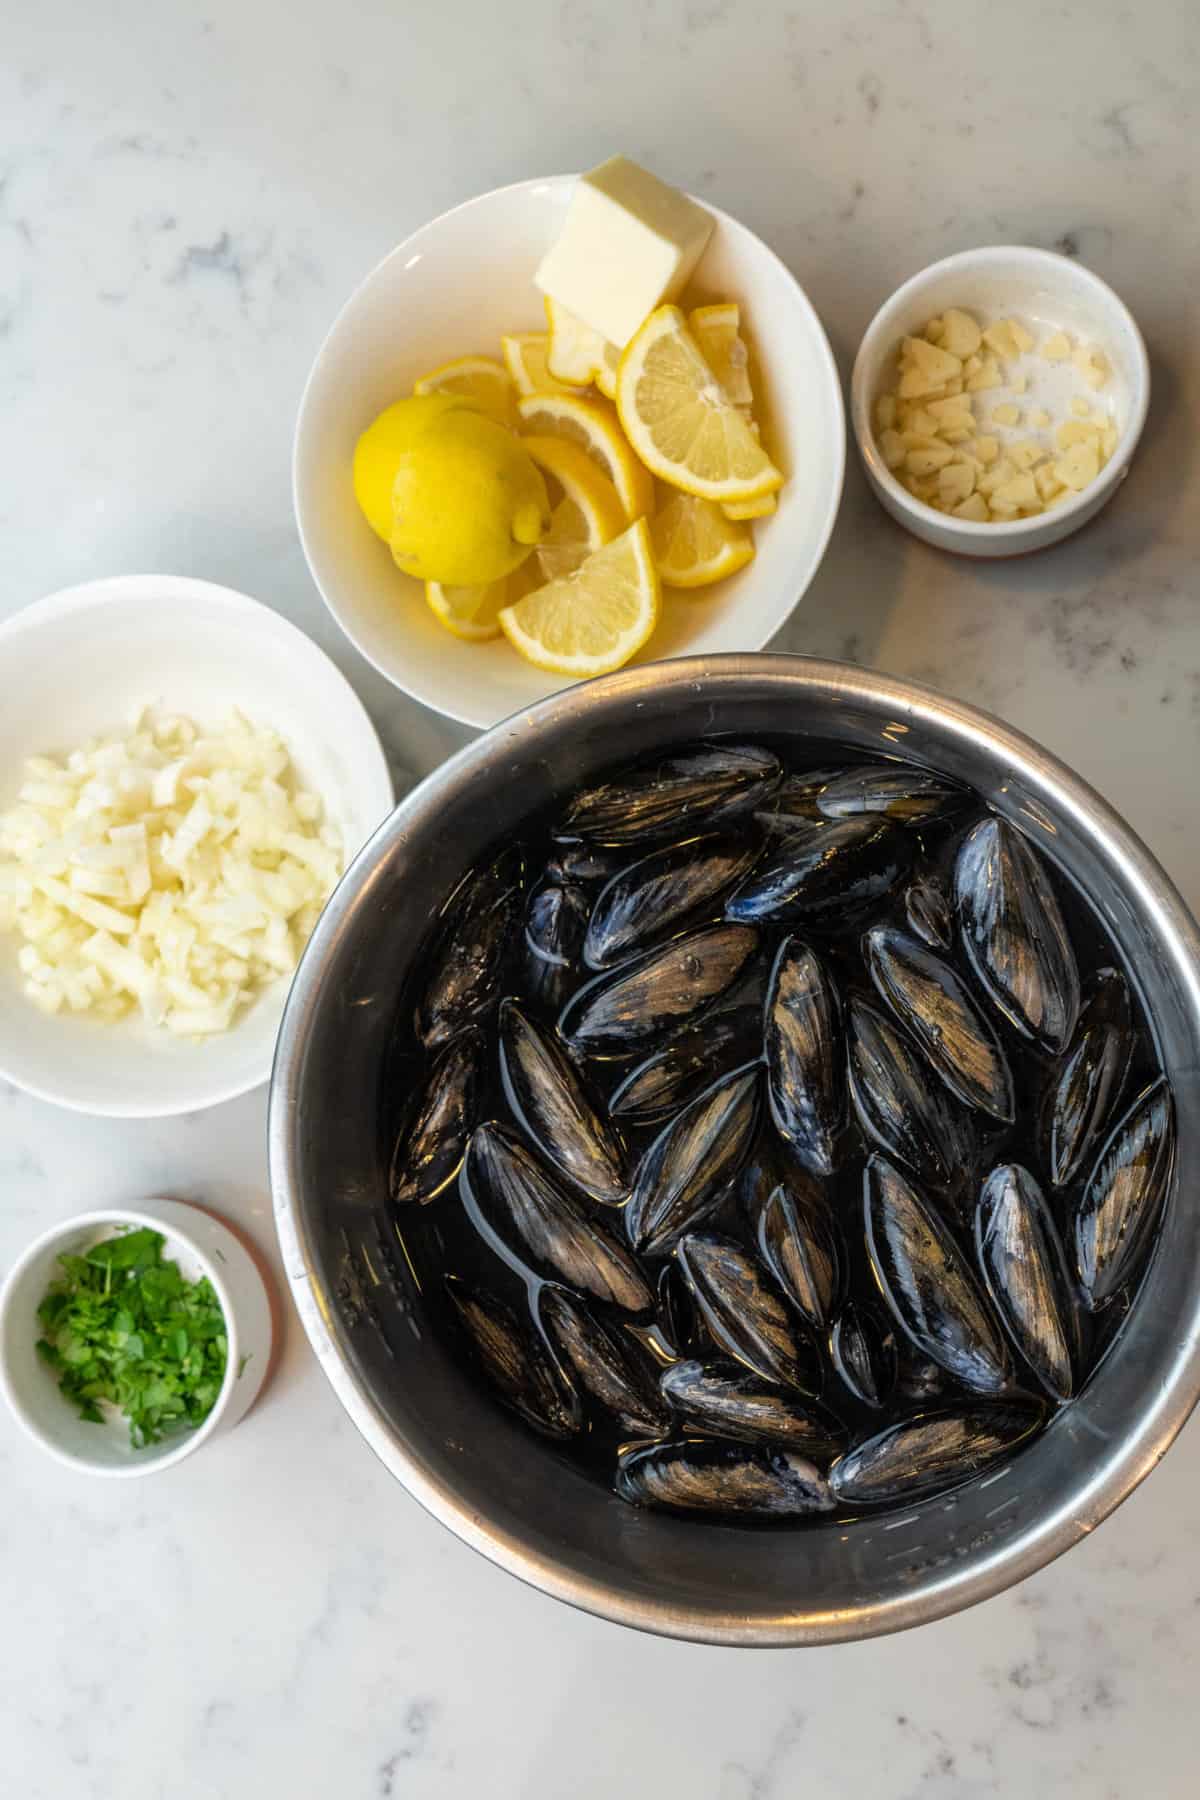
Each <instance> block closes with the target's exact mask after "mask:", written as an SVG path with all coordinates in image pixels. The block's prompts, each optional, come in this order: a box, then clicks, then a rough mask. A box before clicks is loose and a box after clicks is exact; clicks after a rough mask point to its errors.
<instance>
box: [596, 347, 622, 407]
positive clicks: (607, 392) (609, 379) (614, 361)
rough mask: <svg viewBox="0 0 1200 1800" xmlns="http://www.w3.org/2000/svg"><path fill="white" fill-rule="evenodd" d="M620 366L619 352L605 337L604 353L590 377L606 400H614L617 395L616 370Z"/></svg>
mask: <svg viewBox="0 0 1200 1800" xmlns="http://www.w3.org/2000/svg"><path fill="white" fill-rule="evenodd" d="M620 366H621V352H620V351H619V350H618V349H617V346H616V345H615V344H610V343H609V341H608V339H607V338H605V340H604V355H603V356H602V357H601V358H600V361H599V362H598V363H597V365H596V370H595V373H594V375H593V377H592V379H593V381H594V382H595V383H596V386H597V387H598V388H599V389H600V392H601V393H602V394H603V395H604V398H605V399H606V400H615V399H616V397H617V370H618V369H619V368H620Z"/></svg>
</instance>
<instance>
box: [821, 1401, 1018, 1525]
mask: <svg viewBox="0 0 1200 1800" xmlns="http://www.w3.org/2000/svg"><path fill="white" fill-rule="evenodd" d="M1040 1422H1041V1420H1040V1416H1039V1414H1038V1413H1037V1412H1036V1411H1034V1410H1032V1409H1030V1408H1026V1407H1018V1406H1011V1405H1006V1404H1000V1405H992V1406H979V1405H971V1404H966V1405H964V1406H962V1407H942V1408H939V1409H938V1410H937V1411H935V1412H923V1413H917V1414H916V1415H915V1416H914V1417H913V1418H911V1419H901V1420H900V1421H899V1423H898V1424H895V1425H885V1426H884V1428H883V1430H882V1431H877V1432H876V1433H875V1435H874V1436H873V1437H869V1438H866V1439H864V1440H863V1441H862V1442H861V1443H858V1444H855V1445H853V1446H852V1448H851V1449H849V1450H847V1452H846V1454H845V1455H844V1456H843V1457H841V1458H840V1459H839V1460H838V1461H837V1462H835V1463H834V1465H833V1467H832V1469H831V1470H830V1471H829V1481H830V1485H831V1487H832V1488H833V1491H834V1494H835V1495H836V1496H837V1498H838V1500H840V1501H842V1502H843V1503H846V1504H853V1505H855V1506H884V1505H887V1504H888V1503H889V1502H892V1501H900V1502H906V1501H910V1500H920V1499H923V1498H924V1497H925V1496H926V1495H928V1494H940V1493H945V1492H947V1491H948V1490H949V1489H950V1488H956V1487H961V1486H962V1484H963V1483H964V1482H966V1481H973V1480H974V1478H975V1477H976V1476H977V1475H982V1474H983V1473H984V1471H985V1470H987V1469H991V1468H994V1467H995V1466H996V1464H998V1463H999V1462H1001V1461H1002V1460H1003V1459H1004V1458H1005V1457H1007V1456H1010V1455H1011V1454H1012V1452H1013V1451H1014V1450H1015V1449H1016V1448H1017V1446H1018V1445H1019V1444H1020V1443H1021V1442H1022V1440H1023V1439H1024V1438H1027V1437H1028V1436H1029V1434H1030V1432H1032V1431H1033V1430H1034V1428H1035V1426H1037V1425H1038V1424H1040Z"/></svg>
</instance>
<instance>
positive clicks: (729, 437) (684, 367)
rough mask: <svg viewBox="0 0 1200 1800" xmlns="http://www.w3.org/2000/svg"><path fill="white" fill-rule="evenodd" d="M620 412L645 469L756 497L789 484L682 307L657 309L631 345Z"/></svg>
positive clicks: (727, 494)
mask: <svg viewBox="0 0 1200 1800" xmlns="http://www.w3.org/2000/svg"><path fill="white" fill-rule="evenodd" d="M522 404H525V403H524V402H523V403H522ZM576 404H578V402H577V403H576ZM617 411H618V413H619V414H620V418H621V424H622V425H623V426H624V428H625V435H626V437H627V438H628V440H629V442H630V444H632V446H633V448H634V450H636V452H637V454H638V455H639V456H640V457H641V459H642V461H643V462H644V463H645V464H646V467H647V468H649V469H652V470H653V471H654V473H655V474H656V475H658V476H661V478H662V479H663V480H664V481H667V482H670V483H671V485H672V486H673V487H677V488H681V489H682V490H683V492H684V493H687V494H697V495H699V496H700V497H701V498H703V499H706V500H719V501H728V500H757V499H759V498H760V497H761V496H762V495H763V494H771V493H774V492H775V490H776V489H777V488H779V487H782V485H783V476H782V475H781V474H780V472H779V470H778V469H777V468H776V467H775V465H774V463H773V462H772V461H771V459H770V457H769V456H768V455H767V453H766V451H765V450H764V449H763V447H762V445H761V443H760V442H759V441H758V438H757V437H756V435H755V433H754V432H753V430H752V429H751V427H750V426H749V424H747V422H746V420H745V418H744V417H743V416H742V413H741V412H740V411H739V410H738V408H737V406H736V405H735V404H734V402H733V401H732V400H731V399H730V398H729V396H728V394H726V392H725V390H724V389H723V388H722V386H721V385H720V383H719V382H718V381H717V380H716V379H715V378H714V376H713V372H712V370H711V369H710V368H709V366H708V364H707V363H706V362H705V360H704V357H703V355H702V353H701V351H700V346H699V345H698V344H697V342H696V340H695V338H694V337H693V336H692V334H691V332H690V331H689V330H688V328H687V321H686V320H685V319H684V316H683V314H682V313H681V312H680V310H679V308H678V307H677V306H660V307H659V308H658V311H657V312H652V313H651V314H650V317H649V318H648V319H647V320H646V322H645V324H644V325H643V326H642V327H641V328H640V330H639V331H638V332H637V333H636V334H635V336H634V337H633V338H632V339H631V340H630V342H629V344H628V345H627V346H626V349H625V354H624V355H623V356H622V358H621V366H620V370H619V372H618V375H617Z"/></svg>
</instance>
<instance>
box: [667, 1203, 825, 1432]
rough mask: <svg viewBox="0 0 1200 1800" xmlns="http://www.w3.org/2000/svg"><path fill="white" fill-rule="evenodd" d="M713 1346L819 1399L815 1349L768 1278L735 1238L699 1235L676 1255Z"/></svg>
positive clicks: (684, 1241) (685, 1241)
mask: <svg viewBox="0 0 1200 1800" xmlns="http://www.w3.org/2000/svg"><path fill="white" fill-rule="evenodd" d="M676 1255H677V1256H678V1258H679V1266H680V1268H681V1269H682V1270H683V1275H684V1279H685V1281H686V1282H687V1284H688V1286H689V1288H690V1289H691V1290H692V1294H693V1295H694V1297H695V1301H696V1305H697V1307H698V1308H699V1311H700V1316H701V1318H702V1319H703V1320H704V1323H705V1325H706V1327H707V1328H708V1332H709V1335H710V1337H711V1338H712V1339H713V1341H714V1342H715V1343H717V1344H719V1345H720V1347H721V1348H722V1349H723V1350H727V1351H728V1352H729V1354H730V1355H731V1356H734V1357H736V1358H737V1359H738V1360H739V1361H740V1362H743V1363H745V1365H746V1367H747V1368H748V1369H752V1370H753V1371H754V1373H755V1374H757V1375H761V1376H762V1378H763V1380H764V1381H774V1382H779V1383H780V1384H781V1385H782V1386H784V1387H789V1388H796V1389H798V1390H799V1392H800V1393H802V1394H811V1395H813V1396H814V1397H815V1396H816V1395H818V1394H819V1391H820V1370H819V1366H818V1362H817V1358H816V1355H815V1353H814V1351H813V1348H812V1345H811V1344H810V1343H809V1342H808V1341H807V1340H806V1339H805V1338H804V1337H803V1336H802V1335H801V1332H800V1330H799V1328H798V1327H797V1326H796V1325H795V1324H793V1322H792V1320H791V1319H790V1318H789V1316H788V1310H787V1307H786V1306H785V1304H784V1301H783V1297H782V1295H781V1294H780V1293H779V1291H778V1289H777V1288H776V1287H775V1285H774V1283H773V1282H772V1280H771V1277H770V1276H769V1275H768V1274H767V1272H766V1270H765V1269H763V1268H761V1267H760V1265H759V1264H758V1262H757V1261H756V1260H755V1258H754V1257H752V1256H751V1255H750V1254H749V1252H748V1251H746V1250H743V1248H742V1246H741V1245H740V1244H739V1243H737V1241H736V1240H735V1239H733V1238H729V1237H723V1236H720V1235H719V1234H718V1233H717V1232H712V1231H696V1232H691V1233H690V1234H689V1235H688V1236H687V1237H684V1238H682V1239H681V1240H680V1243H679V1247H678V1249H677V1251H676Z"/></svg>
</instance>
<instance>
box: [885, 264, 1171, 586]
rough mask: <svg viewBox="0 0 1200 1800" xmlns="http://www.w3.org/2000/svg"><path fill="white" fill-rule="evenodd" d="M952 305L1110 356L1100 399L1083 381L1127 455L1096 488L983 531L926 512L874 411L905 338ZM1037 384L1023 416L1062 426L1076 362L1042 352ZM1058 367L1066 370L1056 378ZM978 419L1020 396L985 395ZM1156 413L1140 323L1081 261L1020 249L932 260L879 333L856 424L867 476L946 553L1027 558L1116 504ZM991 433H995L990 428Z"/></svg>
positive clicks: (904, 518) (898, 513) (895, 299)
mask: <svg viewBox="0 0 1200 1800" xmlns="http://www.w3.org/2000/svg"><path fill="white" fill-rule="evenodd" d="M949 306H957V307H960V308H962V309H963V310H964V311H966V312H970V313H974V314H975V316H976V317H977V318H978V319H979V320H980V322H981V323H983V324H988V325H990V324H993V323H994V322H995V321H996V320H997V319H1003V318H1008V317H1010V316H1012V315H1016V316H1017V317H1018V318H1019V319H1020V320H1021V321H1022V323H1024V324H1026V325H1028V326H1029V327H1030V328H1031V329H1032V330H1033V331H1034V333H1035V335H1036V336H1037V337H1038V338H1039V340H1040V339H1041V338H1043V337H1046V336H1049V334H1050V333H1051V332H1054V331H1065V332H1067V334H1068V335H1069V336H1070V337H1071V339H1072V340H1073V341H1075V340H1079V341H1081V342H1083V343H1087V344H1090V345H1094V346H1095V347H1096V348H1097V349H1099V350H1102V351H1103V352H1104V355H1105V356H1106V357H1107V359H1108V362H1109V365H1110V369H1111V373H1110V375H1109V378H1108V381H1107V383H1106V384H1105V386H1104V387H1103V388H1101V389H1099V390H1098V391H1096V392H1094V393H1093V391H1092V390H1091V389H1090V388H1084V387H1082V385H1081V384H1080V387H1079V390H1078V391H1081V392H1083V393H1086V395H1087V397H1088V399H1089V401H1090V402H1091V403H1092V404H1095V405H1102V406H1105V407H1107V408H1108V410H1109V411H1110V412H1111V413H1112V416H1113V418H1114V419H1115V421H1116V424H1117V428H1118V433H1119V435H1118V438H1117V447H1116V449H1115V450H1114V452H1113V454H1112V456H1111V457H1110V458H1109V460H1108V462H1107V463H1106V464H1105V465H1104V467H1103V468H1102V469H1101V471H1100V473H1099V475H1098V476H1097V478H1096V480H1095V481H1093V482H1092V484H1091V486H1090V487H1087V488H1084V489H1083V491H1082V492H1081V493H1079V494H1077V495H1075V496H1074V497H1073V498H1072V499H1070V500H1064V501H1063V503H1062V505H1061V506H1056V507H1054V508H1053V509H1052V510H1051V511H1050V512H1048V513H1042V514H1039V515H1038V516H1037V517H1035V518H1032V519H1012V520H1008V521H1005V522H1004V523H1001V524H994V525H993V524H976V523H973V522H972V521H971V520H969V519H956V518H953V517H950V516H948V515H947V514H946V513H940V512H937V511H936V510H935V509H934V508H933V507H932V506H926V505H925V503H924V501H921V500H918V499H916V498H915V496H914V495H912V494H910V493H909V492H908V489H907V488H904V487H902V486H901V485H900V483H899V482H898V481H897V479H896V477H895V476H894V475H893V474H892V472H891V470H890V469H889V468H888V467H887V465H886V463H885V462H884V460H883V457H882V456H881V455H880V452H879V448H878V445H877V444H876V442H875V433H874V414H875V402H876V400H877V399H878V398H879V396H880V394H881V393H883V392H885V391H886V389H887V386H888V385H889V381H888V378H889V376H894V373H895V354H896V350H897V347H898V345H899V342H900V339H901V338H902V337H905V336H908V335H911V334H913V333H914V332H916V331H919V330H920V329H921V327H922V326H924V325H925V323H926V321H927V320H929V319H931V318H936V317H937V315H938V314H939V313H942V312H944V311H945V310H946V308H947V307H949ZM1022 367H1023V368H1026V367H1027V368H1028V369H1029V371H1030V373H1031V376H1032V377H1033V379H1034V380H1035V381H1036V383H1037V386H1036V388H1033V389H1031V390H1030V392H1029V394H1027V395H1026V396H1023V397H1022V396H1018V397H1017V403H1018V404H1019V405H1020V408H1021V411H1022V413H1024V412H1025V411H1026V410H1027V408H1028V407H1029V406H1030V405H1037V404H1042V405H1044V406H1045V409H1046V411H1047V412H1049V413H1050V414H1051V416H1052V418H1053V419H1054V422H1055V424H1056V425H1057V424H1061V423H1063V422H1064V420H1065V418H1067V417H1069V416H1070V414H1069V403H1065V401H1066V393H1067V391H1068V389H1067V377H1068V375H1069V371H1070V367H1071V365H1070V364H1067V365H1051V364H1048V363H1045V362H1042V361H1041V360H1040V358H1039V357H1038V355H1037V351H1036V349H1035V350H1034V351H1033V352H1032V353H1031V356H1030V357H1029V358H1026V359H1025V360H1024V362H1023V365H1022ZM1056 369H1057V371H1058V373H1057V375H1056ZM974 398H975V399H976V401H977V402H982V403H983V404H982V406H981V405H978V404H977V405H976V408H975V410H976V414H977V416H978V415H980V414H982V415H983V416H984V418H986V415H987V413H988V412H990V410H991V403H996V402H1000V401H1002V400H1006V399H1008V398H1009V395H1008V394H1007V393H1005V392H1004V391H1003V390H1001V389H996V390H993V391H992V392H990V393H986V394H979V395H976V396H974ZM1149 404H1150V362H1149V358H1148V357H1147V355H1146V346H1145V343H1144V342H1143V340H1142V334H1141V332H1140V331H1139V330H1138V327H1137V323H1136V321H1135V320H1134V317H1133V314H1132V313H1131V312H1130V310H1129V308H1128V307H1127V306H1126V305H1125V303H1124V301H1123V300H1120V299H1119V298H1118V297H1117V295H1116V294H1114V293H1113V290H1112V289H1111V288H1110V287H1109V286H1108V284H1107V282H1104V281H1101V279H1100V277H1099V276H1098V275H1093V274H1092V272H1091V270H1090V269H1085V268H1084V267H1083V265H1082V264H1081V263H1077V262H1074V261H1072V260H1071V259H1070V258H1069V257H1066V256H1057V255H1055V254H1054V253H1053V252H1052V251H1049V250H1033V249H1027V248H1025V247H1023V246H1021V245H1005V244H1000V245H994V246H992V247H990V248H986V249H980V250H963V251H960V253H959V254H958V255H957V256H948V257H946V258H945V259H944V261H942V262H937V263H932V264H931V265H930V266H929V268H927V269H922V270H921V272H920V274H918V275H914V276H913V277H912V278H911V280H909V281H906V282H905V283H904V285H903V287H900V288H897V290H896V292H895V293H894V294H893V295H892V297H891V299H890V300H888V301H887V302H886V303H885V304H884V305H883V306H881V307H880V309H879V311H878V312H877V313H876V314H875V317H874V318H873V319H872V320H871V323H870V325H868V327H867V330H866V333H865V335H864V337H863V340H862V343H861V345H860V346H859V351H858V356H857V358H856V359H855V363H854V374H853V376H852V378H851V383H850V418H851V423H852V425H853V428H854V435H855V438H856V439H857V441H858V448H859V451H860V453H861V455H862V459H863V464H864V466H865V468H866V472H867V479H868V481H869V482H870V484H871V486H872V487H873V488H874V490H875V493H876V495H877V497H878V498H879V500H880V501H881V502H882V503H883V505H884V506H885V507H886V508H887V510H888V512H890V513H891V515H892V517H893V518H894V519H897V520H899V522H900V524H901V525H903V526H905V527H906V528H907V529H908V530H909V531H911V532H912V533H913V534H914V536H916V537H919V538H923V539H924V540H925V542H926V543H927V544H934V545H936V546H937V547H938V549H941V550H954V551H957V552H958V553H959V554H960V555H962V556H1021V555H1023V554H1024V553H1025V552H1026V551H1029V550H1040V549H1042V548H1044V546H1045V545H1047V544H1055V543H1057V542H1058V541H1059V539H1060V538H1065V537H1068V536H1069V535H1070V534H1071V532H1073V531H1078V529H1079V527H1080V526H1081V525H1083V524H1086V522H1087V520H1088V519H1090V518H1093V517H1094V516H1095V514H1096V513H1098V512H1099V511H1100V508H1101V507H1102V506H1103V505H1104V504H1105V502H1106V501H1108V500H1110V499H1111V498H1112V496H1113V494H1114V493H1115V492H1116V490H1117V488H1118V487H1119V485H1120V483H1121V482H1122V481H1123V480H1124V479H1125V476H1126V474H1127V473H1128V470H1129V463H1130V459H1131V458H1132V456H1133V453H1134V451H1135V450H1136V448H1137V443H1138V439H1139V438H1140V437H1141V435H1142V426H1143V425H1144V424H1145V422H1146V410H1147V408H1148V406H1149ZM988 429H992V427H990V426H989V427H988Z"/></svg>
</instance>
